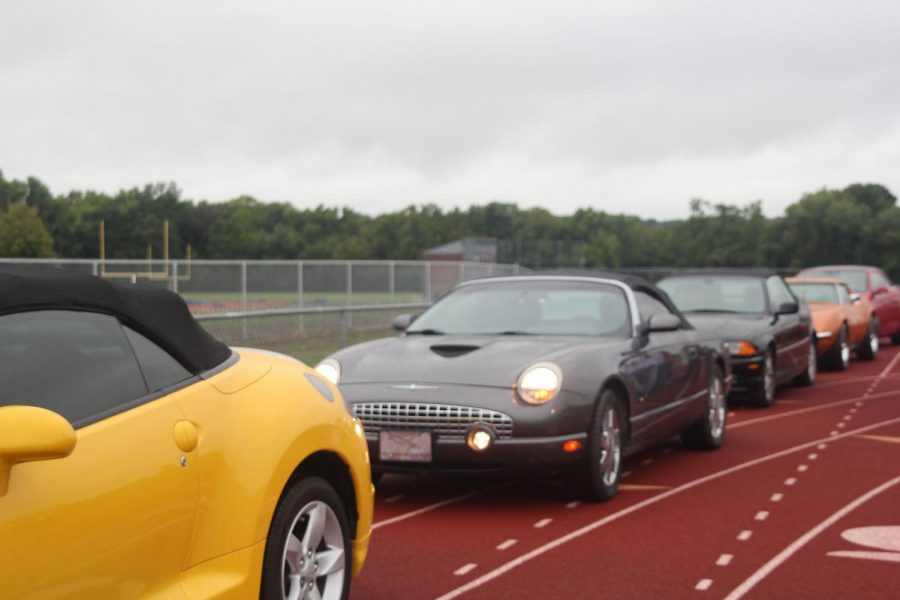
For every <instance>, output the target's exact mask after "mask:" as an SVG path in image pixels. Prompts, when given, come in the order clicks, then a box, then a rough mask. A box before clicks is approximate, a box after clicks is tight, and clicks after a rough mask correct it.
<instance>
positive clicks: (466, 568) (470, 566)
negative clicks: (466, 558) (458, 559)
mask: <svg viewBox="0 0 900 600" xmlns="http://www.w3.org/2000/svg"><path fill="white" fill-rule="evenodd" d="M477 566H478V565H476V564H475V563H469V564H467V565H463V566H461V567H460V568H458V569H457V570H455V571H453V574H454V575H456V576H460V575H465V574H466V573H468V572H469V571H471V570H472V569H474V568H475V567H477Z"/></svg>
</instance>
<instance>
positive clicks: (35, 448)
mask: <svg viewBox="0 0 900 600" xmlns="http://www.w3.org/2000/svg"><path fill="white" fill-rule="evenodd" d="M74 449H75V430H74V429H72V425H70V424H69V422H68V421H66V420H65V419H64V418H63V417H62V416H60V415H58V414H56V413H55V412H52V411H49V410H47V409H44V408H38V407H36V406H3V407H0V496H2V495H3V494H5V493H6V488H7V485H8V484H9V472H10V469H12V467H13V465H15V464H17V463H22V462H30V461H34V460H49V459H52V458H63V457H66V456H68V455H69V454H71V453H72V450H74Z"/></svg>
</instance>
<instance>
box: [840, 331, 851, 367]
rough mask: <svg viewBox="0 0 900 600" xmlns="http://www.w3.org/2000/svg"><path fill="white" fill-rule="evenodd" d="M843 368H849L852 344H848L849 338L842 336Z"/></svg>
mask: <svg viewBox="0 0 900 600" xmlns="http://www.w3.org/2000/svg"><path fill="white" fill-rule="evenodd" d="M840 341H841V366H843V367H844V368H847V365H848V364H850V344H848V343H847V336H846V335H842V336H841V340H840Z"/></svg>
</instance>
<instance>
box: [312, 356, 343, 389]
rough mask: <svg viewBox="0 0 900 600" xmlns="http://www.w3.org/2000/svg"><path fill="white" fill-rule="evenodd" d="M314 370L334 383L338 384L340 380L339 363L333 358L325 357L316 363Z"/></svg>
mask: <svg viewBox="0 0 900 600" xmlns="http://www.w3.org/2000/svg"><path fill="white" fill-rule="evenodd" d="M316 372H317V373H318V374H319V375H321V376H322V377H324V378H325V379H327V380H328V381H330V382H331V383H333V384H334V385H338V384H339V383H340V381H341V363H339V362H338V361H336V360H334V359H333V358H326V359H325V360H323V361H322V362H320V363H319V364H317V365H316Z"/></svg>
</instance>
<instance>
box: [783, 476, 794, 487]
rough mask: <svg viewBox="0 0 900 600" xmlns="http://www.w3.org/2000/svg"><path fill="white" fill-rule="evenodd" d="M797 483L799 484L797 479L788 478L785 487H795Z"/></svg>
mask: <svg viewBox="0 0 900 600" xmlns="http://www.w3.org/2000/svg"><path fill="white" fill-rule="evenodd" d="M795 483H797V478H796V477H788V478H787V479H785V480H784V485H794V484H795Z"/></svg>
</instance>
